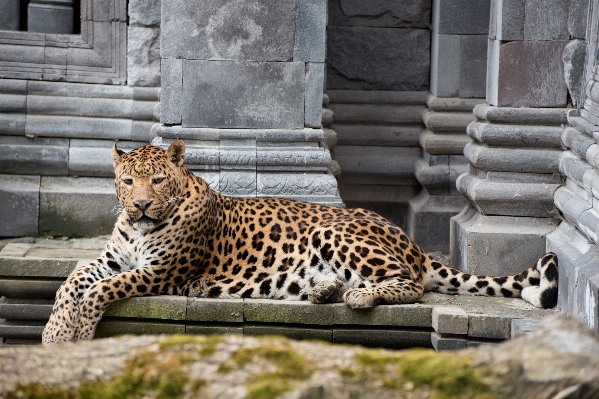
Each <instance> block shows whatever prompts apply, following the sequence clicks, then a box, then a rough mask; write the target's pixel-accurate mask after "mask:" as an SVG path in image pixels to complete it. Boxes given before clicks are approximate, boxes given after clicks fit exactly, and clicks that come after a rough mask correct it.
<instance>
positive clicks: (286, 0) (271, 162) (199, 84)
mask: <svg viewBox="0 0 599 399" xmlns="http://www.w3.org/2000/svg"><path fill="white" fill-rule="evenodd" d="M325 29H326V1H325V0H278V1H258V0H237V1H232V2H231V1H225V0H217V1H211V2H206V1H203V0H173V1H164V2H163V3H162V23H161V59H162V94H161V113H160V121H161V124H160V125H159V126H157V127H156V132H157V134H158V136H159V137H158V138H157V139H156V140H155V143H156V144H157V145H161V146H167V145H169V143H170V142H171V141H172V140H173V139H175V138H181V139H183V140H185V141H186V142H187V145H188V150H187V156H186V161H187V165H188V167H190V168H191V169H192V170H194V172H195V173H197V174H198V175H199V176H201V177H203V178H204V179H206V181H207V182H208V183H209V184H210V186H211V187H213V188H214V189H216V190H218V191H220V192H222V193H223V194H226V195H231V196H244V197H255V196H281V197H287V198H293V199H300V200H307V201H313V202H320V203H327V204H336V205H341V199H340V197H339V194H338V189H337V182H336V180H335V177H334V176H333V175H332V173H331V172H330V170H329V166H330V164H331V156H330V153H329V151H328V149H327V147H326V145H325V144H324V142H323V140H324V132H323V130H322V128H321V127H322V94H323V84H324V55H325Z"/></svg>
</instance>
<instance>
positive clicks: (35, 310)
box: [0, 302, 52, 320]
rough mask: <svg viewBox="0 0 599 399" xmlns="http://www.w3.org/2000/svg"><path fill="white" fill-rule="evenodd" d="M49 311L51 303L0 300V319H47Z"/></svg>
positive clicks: (50, 311) (50, 310)
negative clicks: (6, 301) (22, 302)
mask: <svg viewBox="0 0 599 399" xmlns="http://www.w3.org/2000/svg"><path fill="white" fill-rule="evenodd" d="M51 313H52V305H39V304H19V303H3V302H0V319H6V320H48V319H49V318H50V314H51Z"/></svg>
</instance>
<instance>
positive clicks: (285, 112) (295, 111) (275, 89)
mask: <svg viewBox="0 0 599 399" xmlns="http://www.w3.org/2000/svg"><path fill="white" fill-rule="evenodd" d="M304 70H305V67H304V63H301V62H300V63H297V62H292V63H290V62H286V63H273V62H269V63H264V62H261V63H255V62H254V63H249V62H231V61H218V62H217V61H201V60H185V61H183V80H184V81H185V82H188V83H186V84H185V85H184V87H183V111H182V123H183V127H216V128H263V129H275V128H280V129H299V128H302V127H304V73H305V72H304ZM250 82H251V83H252V84H251V85H250V84H249V83H250Z"/></svg>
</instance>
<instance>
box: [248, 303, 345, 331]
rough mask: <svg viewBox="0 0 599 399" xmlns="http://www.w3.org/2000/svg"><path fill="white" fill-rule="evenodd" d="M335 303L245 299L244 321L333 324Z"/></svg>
mask: <svg viewBox="0 0 599 399" xmlns="http://www.w3.org/2000/svg"><path fill="white" fill-rule="evenodd" d="M334 307H335V305H314V304H312V303H310V302H307V301H281V300H269V299H253V300H245V301H244V304H243V318H244V321H249V322H260V323H290V324H308V325H332V324H333V323H334V318H335V309H334Z"/></svg>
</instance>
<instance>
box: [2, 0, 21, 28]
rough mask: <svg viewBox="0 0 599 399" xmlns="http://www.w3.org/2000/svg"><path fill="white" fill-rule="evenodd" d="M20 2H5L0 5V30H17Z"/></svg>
mask: <svg viewBox="0 0 599 399" xmlns="http://www.w3.org/2000/svg"><path fill="white" fill-rule="evenodd" d="M20 14H21V0H5V1H3V2H2V4H0V30H19V27H20V22H19V21H20Z"/></svg>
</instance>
